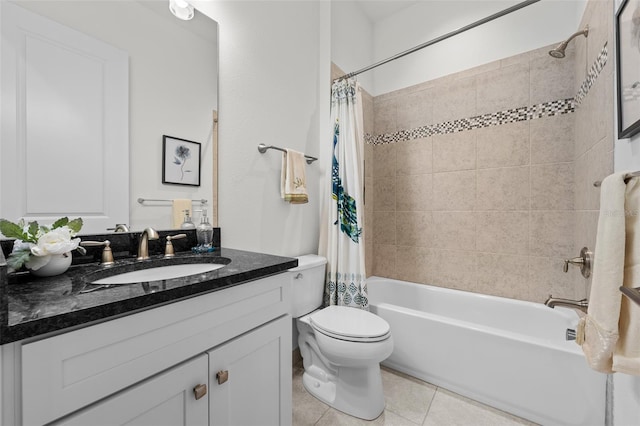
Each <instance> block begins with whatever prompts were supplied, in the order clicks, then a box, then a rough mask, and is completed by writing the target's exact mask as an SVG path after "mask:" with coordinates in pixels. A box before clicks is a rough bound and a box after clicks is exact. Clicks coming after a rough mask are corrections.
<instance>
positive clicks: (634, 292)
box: [620, 287, 640, 305]
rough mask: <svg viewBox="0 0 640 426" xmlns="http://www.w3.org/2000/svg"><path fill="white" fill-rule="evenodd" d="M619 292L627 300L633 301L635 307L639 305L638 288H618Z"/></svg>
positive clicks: (639, 294) (639, 289) (639, 291)
mask: <svg viewBox="0 0 640 426" xmlns="http://www.w3.org/2000/svg"><path fill="white" fill-rule="evenodd" d="M620 291H621V292H622V294H624V295H625V296H627V297H628V298H629V299H631V300H633V301H634V302H635V304H636V305H640V287H636V288H629V287H620Z"/></svg>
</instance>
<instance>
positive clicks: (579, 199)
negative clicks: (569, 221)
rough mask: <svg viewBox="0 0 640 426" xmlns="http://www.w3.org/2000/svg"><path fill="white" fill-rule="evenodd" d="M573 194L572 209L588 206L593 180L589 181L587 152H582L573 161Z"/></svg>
mask: <svg viewBox="0 0 640 426" xmlns="http://www.w3.org/2000/svg"><path fill="white" fill-rule="evenodd" d="M573 176H574V177H573V185H574V189H573V191H574V192H573V196H574V209H576V210H586V209H587V208H588V206H589V197H590V192H591V191H592V189H591V188H590V187H589V186H593V182H591V183H589V164H588V162H587V154H586V153H585V154H582V155H581V156H579V157H578V158H576V160H575V161H574V162H573Z"/></svg>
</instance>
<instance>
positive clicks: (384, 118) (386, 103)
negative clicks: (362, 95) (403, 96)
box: [373, 96, 398, 135]
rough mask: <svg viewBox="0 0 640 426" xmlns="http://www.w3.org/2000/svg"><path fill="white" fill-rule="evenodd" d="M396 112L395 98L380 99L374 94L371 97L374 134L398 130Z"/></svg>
mask: <svg viewBox="0 0 640 426" xmlns="http://www.w3.org/2000/svg"><path fill="white" fill-rule="evenodd" d="M397 112H398V105H397V102H396V99H395V98H389V99H382V98H380V97H379V96H376V97H375V98H374V99H373V119H374V123H373V132H374V133H375V134H376V135H383V134H385V133H393V132H395V131H396V130H398V125H397V121H396V120H397V119H396V117H397Z"/></svg>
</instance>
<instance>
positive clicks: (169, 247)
mask: <svg viewBox="0 0 640 426" xmlns="http://www.w3.org/2000/svg"><path fill="white" fill-rule="evenodd" d="M180 238H187V234H175V235H167V244H166V245H165V247H164V257H173V256H175V254H176V253H175V251H174V250H173V243H172V242H171V240H177V239H180Z"/></svg>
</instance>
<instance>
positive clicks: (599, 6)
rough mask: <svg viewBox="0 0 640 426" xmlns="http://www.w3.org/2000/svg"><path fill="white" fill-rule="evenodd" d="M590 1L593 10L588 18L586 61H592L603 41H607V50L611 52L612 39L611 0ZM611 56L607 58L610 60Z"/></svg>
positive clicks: (612, 16)
mask: <svg viewBox="0 0 640 426" xmlns="http://www.w3.org/2000/svg"><path fill="white" fill-rule="evenodd" d="M591 3H593V6H594V10H593V14H592V15H591V19H590V20H589V37H587V38H586V41H587V61H588V62H590V63H593V62H594V61H595V60H596V58H597V57H598V54H599V53H600V51H601V50H602V46H604V44H605V43H607V42H608V45H609V49H610V50H609V52H613V44H614V40H613V39H612V33H611V28H612V25H613V18H614V15H613V10H614V9H613V3H612V2H611V1H602V0H599V1H592V2H591ZM580 29H582V28H580ZM581 38H584V37H581ZM613 57H614V56H613V55H610V56H609V59H610V60H612V59H613ZM611 68H613V67H611Z"/></svg>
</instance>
